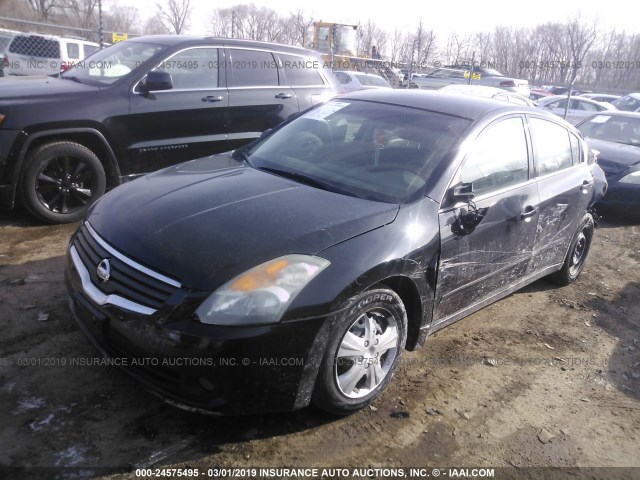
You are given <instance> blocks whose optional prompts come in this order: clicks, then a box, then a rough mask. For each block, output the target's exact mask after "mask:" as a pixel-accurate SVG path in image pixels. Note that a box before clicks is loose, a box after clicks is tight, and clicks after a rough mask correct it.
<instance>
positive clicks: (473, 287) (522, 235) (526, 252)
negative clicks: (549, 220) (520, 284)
mask: <svg viewBox="0 0 640 480" xmlns="http://www.w3.org/2000/svg"><path fill="white" fill-rule="evenodd" d="M537 204H538V191H537V187H536V184H535V182H532V181H530V182H528V183H526V184H524V185H520V186H517V187H515V188H512V189H509V190H507V191H502V192H498V193H496V194H495V195H491V196H489V197H485V198H483V199H481V200H478V201H477V202H476V205H477V207H478V208H479V209H485V208H486V215H485V217H484V218H483V220H482V221H481V222H480V224H479V225H478V226H477V227H476V228H475V230H473V231H472V232H470V233H462V232H460V230H459V228H458V222H459V216H460V208H453V209H449V210H446V211H443V212H441V213H440V235H441V254H440V265H439V272H438V284H437V288H436V307H435V315H434V319H435V323H436V324H437V323H439V322H440V321H442V320H445V319H446V318H447V317H449V316H451V315H453V314H454V313H456V312H458V311H460V310H463V309H464V308H466V307H468V306H470V305H474V304H476V303H479V302H481V301H482V300H484V299H486V298H487V297H489V296H491V295H492V294H493V293H495V292H497V291H499V290H502V289H504V288H506V287H508V286H509V285H511V284H513V283H516V282H517V281H518V280H519V279H520V278H521V277H523V276H525V275H527V274H528V273H529V272H530V260H531V255H532V250H533V241H534V238H535V232H536V226H537V222H538V218H537V215H533V216H530V217H527V218H523V217H522V213H523V212H524V211H525V209H526V208H527V207H535V206H536V205H537Z"/></svg>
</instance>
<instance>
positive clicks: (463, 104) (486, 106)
mask: <svg viewBox="0 0 640 480" xmlns="http://www.w3.org/2000/svg"><path fill="white" fill-rule="evenodd" d="M347 99H353V100H368V101H372V102H380V103H389V104H394V105H400V106H404V107H411V108H419V109H422V110H430V111H432V112H438V113H444V114H446V115H454V116H457V117H462V118H467V119H469V120H475V119H477V118H480V117H482V116H484V115H486V114H488V113H489V112H494V111H495V112H496V113H498V111H500V112H501V113H502V112H504V113H508V112H514V113H518V112H523V111H525V112H527V111H528V112H535V113H536V114H540V113H543V114H546V112H544V111H542V110H539V109H536V108H533V107H525V106H520V105H512V104H509V103H507V102H504V101H501V100H494V99H492V98H485V97H478V96H473V95H460V94H456V93H445V92H440V91H432V92H430V91H424V90H416V89H409V90H406V89H402V90H401V89H394V90H390V89H379V90H359V91H357V92H353V93H348V94H345V95H341V96H339V97H337V99H336V100H337V101H340V100H347ZM545 116H546V115H545ZM550 118H552V116H550Z"/></svg>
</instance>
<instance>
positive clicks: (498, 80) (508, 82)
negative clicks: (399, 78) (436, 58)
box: [411, 67, 529, 97]
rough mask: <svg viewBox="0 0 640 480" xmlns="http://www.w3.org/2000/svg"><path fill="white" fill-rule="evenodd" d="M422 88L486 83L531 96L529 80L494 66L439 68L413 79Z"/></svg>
mask: <svg viewBox="0 0 640 480" xmlns="http://www.w3.org/2000/svg"><path fill="white" fill-rule="evenodd" d="M411 81H412V82H413V83H415V84H416V85H417V87H418V88H422V89H437V88H442V87H445V86H447V85H456V84H457V85H465V84H468V85H486V86H488V87H496V88H501V89H503V90H508V91H510V92H515V93H519V94H520V95H523V96H525V97H528V96H529V82H528V81H527V80H522V79H519V78H509V77H505V76H504V75H502V74H501V73H500V72H498V71H497V70H494V69H492V68H481V67H474V68H473V69H468V70H465V69H464V68H448V67H447V68H438V69H436V70H434V71H433V72H431V73H429V74H428V75H426V76H425V77H418V78H413V79H412V80H411Z"/></svg>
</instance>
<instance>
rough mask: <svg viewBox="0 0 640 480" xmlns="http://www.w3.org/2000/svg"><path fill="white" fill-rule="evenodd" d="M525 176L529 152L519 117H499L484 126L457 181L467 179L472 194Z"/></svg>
mask: <svg viewBox="0 0 640 480" xmlns="http://www.w3.org/2000/svg"><path fill="white" fill-rule="evenodd" d="M528 179H529V155H528V152H527V140H526V138H525V135H524V124H523V122H522V119H521V118H520V117H514V118H508V119H506V120H501V121H500V122H498V123H495V124H493V125H490V126H489V127H488V128H487V129H485V130H484V131H483V132H482V133H481V134H480V136H479V137H478V138H477V140H476V142H475V144H474V147H473V151H472V152H471V154H470V155H469V156H468V157H467V159H466V160H465V162H464V165H463V166H462V169H461V171H460V181H461V182H463V183H471V184H472V185H473V191H474V193H475V194H476V195H482V194H483V193H487V192H492V191H495V190H499V189H502V188H505V187H508V186H510V185H516V184H518V183H521V182H525V181H527V180H528Z"/></svg>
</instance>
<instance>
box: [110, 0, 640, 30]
mask: <svg viewBox="0 0 640 480" xmlns="http://www.w3.org/2000/svg"><path fill="white" fill-rule="evenodd" d="M112 1H113V0H103V5H104V6H105V9H107V8H108V4H109V3H111V2H112ZM158 1H160V2H162V1H163V0H135V1H134V0H118V3H119V4H120V5H132V6H136V7H137V8H138V9H139V10H140V14H141V17H143V18H144V17H146V16H151V14H152V12H155V10H156V3H158ZM114 3H115V2H114ZM248 3H254V4H255V5H257V6H265V7H268V8H271V9H273V10H275V11H277V12H279V13H280V14H281V15H286V14H288V13H289V12H295V11H297V10H303V11H304V12H305V13H306V14H307V16H311V17H312V18H313V19H314V20H315V21H319V20H324V21H327V22H336V23H347V24H358V23H359V22H360V23H365V22H366V21H367V20H369V19H370V20H372V21H374V22H375V23H376V24H377V25H378V26H380V27H381V28H383V29H384V30H386V31H388V32H389V33H392V32H393V31H394V30H395V29H396V28H398V29H399V30H411V31H412V30H414V29H415V27H416V26H417V24H418V21H419V20H420V19H422V20H423V22H424V24H425V26H426V27H427V28H434V29H436V32H437V33H441V34H445V35H446V34H448V33H449V32H452V31H453V32H459V33H465V34H466V33H472V32H475V31H485V32H486V31H492V30H493V29H494V28H495V27H496V26H498V25H509V26H517V27H521V26H535V25H538V24H541V23H545V22H547V21H557V22H562V21H563V20H565V19H566V18H567V17H569V16H571V15H572V14H574V13H576V12H578V11H579V10H580V11H581V14H582V16H583V17H585V18H586V19H589V20H596V21H597V22H598V23H599V24H600V25H601V26H602V27H603V28H604V29H607V30H610V29H613V28H616V30H626V31H627V32H639V31H640V26H639V25H638V15H637V14H638V8H637V6H636V7H635V8H633V7H632V5H633V4H634V2H625V1H622V0H607V1H603V0H596V1H595V2H587V1H584V0H580V1H577V0H572V1H568V2H562V1H558V0H533V1H529V0H511V1H509V2H506V1H496V0H479V1H478V0H476V1H473V2H470V1H460V0H457V1H456V0H454V1H448V0H444V1H442V0H440V1H438V0H435V1H434V0H431V1H429V2H426V1H423V2H415V1H403V0H399V1H397V2H394V1H385V2H356V1H353V0H351V1H349V0H320V1H317V2H308V3H307V4H305V3H303V2H300V1H299V0H298V1H295V0H271V1H263V0H254V1H253V2H250V1H248V2H243V1H229V0H191V5H192V14H191V22H190V29H189V33H193V34H206V33H209V32H208V20H209V18H211V14H212V12H213V11H214V10H215V9H216V8H226V7H230V6H233V5H240V4H248ZM636 5H637V4H636Z"/></svg>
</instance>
